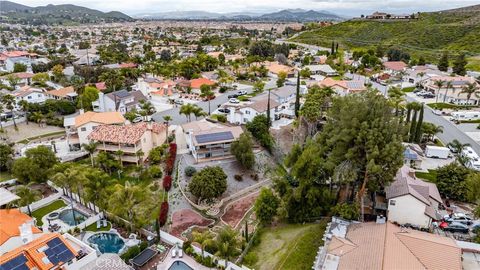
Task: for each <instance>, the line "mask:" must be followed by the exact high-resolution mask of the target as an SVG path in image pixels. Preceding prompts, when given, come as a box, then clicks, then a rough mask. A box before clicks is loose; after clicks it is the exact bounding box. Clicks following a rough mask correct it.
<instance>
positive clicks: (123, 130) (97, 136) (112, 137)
mask: <svg viewBox="0 0 480 270" xmlns="http://www.w3.org/2000/svg"><path fill="white" fill-rule="evenodd" d="M149 129H150V130H151V131H152V132H154V133H157V134H159V133H160V132H164V131H165V125H163V124H158V123H145V122H142V123H136V124H132V125H126V126H117V125H102V126H98V127H96V128H95V130H94V131H92V133H90V135H88V139H89V140H94V141H99V142H110V143H123V144H135V143H137V142H138V141H139V140H140V138H141V137H142V136H143V134H144V133H145V132H146V131H147V130H149Z"/></svg>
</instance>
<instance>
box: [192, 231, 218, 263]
mask: <svg viewBox="0 0 480 270" xmlns="http://www.w3.org/2000/svg"><path fill="white" fill-rule="evenodd" d="M192 236H193V241H194V242H197V243H198V244H200V247H201V249H202V257H204V255H203V254H204V250H205V247H206V246H209V245H212V244H213V243H214V241H213V235H212V233H211V232H210V231H208V230H207V231H204V232H196V231H194V232H192Z"/></svg>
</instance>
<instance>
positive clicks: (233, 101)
mask: <svg viewBox="0 0 480 270" xmlns="http://www.w3.org/2000/svg"><path fill="white" fill-rule="evenodd" d="M228 102H230V103H240V100H238V99H236V98H231V99H229V100H228Z"/></svg>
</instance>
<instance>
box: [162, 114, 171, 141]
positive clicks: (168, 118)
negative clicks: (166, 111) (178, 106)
mask: <svg viewBox="0 0 480 270" xmlns="http://www.w3.org/2000/svg"><path fill="white" fill-rule="evenodd" d="M163 121H165V127H166V128H165V140H167V142H168V126H169V124H170V121H172V117H171V116H170V115H165V116H164V117H163Z"/></svg>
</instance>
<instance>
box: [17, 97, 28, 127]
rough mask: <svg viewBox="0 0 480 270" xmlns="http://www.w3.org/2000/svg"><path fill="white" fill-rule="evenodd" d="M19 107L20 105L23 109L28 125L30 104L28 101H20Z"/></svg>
mask: <svg viewBox="0 0 480 270" xmlns="http://www.w3.org/2000/svg"><path fill="white" fill-rule="evenodd" d="M18 105H20V106H21V107H22V111H24V112H25V122H26V124H27V125H28V107H29V104H28V102H27V101H26V100H20V101H19V102H18Z"/></svg>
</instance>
